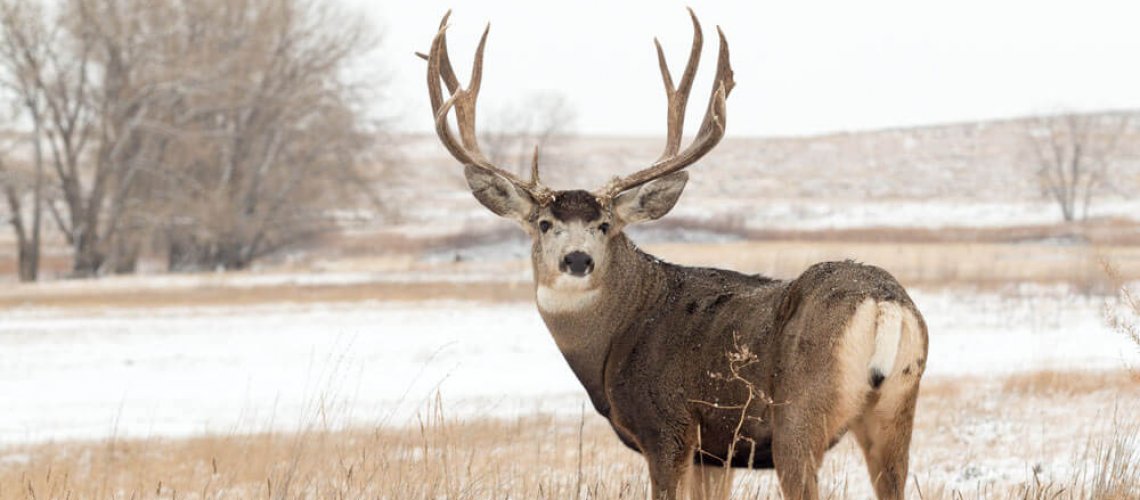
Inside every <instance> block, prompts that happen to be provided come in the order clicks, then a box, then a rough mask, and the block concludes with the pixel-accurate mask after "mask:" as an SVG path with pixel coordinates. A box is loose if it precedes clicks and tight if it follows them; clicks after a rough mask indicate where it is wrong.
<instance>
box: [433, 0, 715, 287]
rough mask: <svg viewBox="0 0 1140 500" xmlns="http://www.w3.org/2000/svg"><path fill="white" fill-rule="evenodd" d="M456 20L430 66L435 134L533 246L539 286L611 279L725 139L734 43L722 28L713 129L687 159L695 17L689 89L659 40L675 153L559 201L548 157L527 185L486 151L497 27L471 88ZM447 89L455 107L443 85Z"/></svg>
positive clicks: (478, 54)
mask: <svg viewBox="0 0 1140 500" xmlns="http://www.w3.org/2000/svg"><path fill="white" fill-rule="evenodd" d="M450 15H451V12H450V11H448V13H447V14H446V15H444V17H443V20H442V21H441V22H440V28H439V32H438V33H437V34H436V36H435V39H434V40H433V41H432V44H431V51H430V52H429V53H428V54H426V55H424V54H418V55H419V56H420V57H422V58H424V59H427V61H428V71H427V84H428V94H429V96H430V97H431V107H432V112H433V113H434V116H435V130H436V133H437V134H438V135H439V138H440V140H441V141H442V142H443V145H444V147H445V148H447V150H448V152H450V153H451V155H452V156H454V157H455V159H456V160H458V161H459V162H460V163H462V164H463V165H464V166H465V169H464V175H465V176H466V178H467V184H468V186H469V187H470V188H471V192H472V194H474V195H475V198H476V199H478V200H479V202H480V203H482V204H483V206H485V207H487V209H489V210H491V211H492V212H494V213H495V214H496V215H499V216H501V217H506V218H508V219H511V220H514V221H515V222H517V223H518V224H519V225H520V226H522V228H523V230H524V231H526V232H527V233H528V234H529V235H530V237H531V239H532V243H533V244H532V259H533V261H534V269H535V280H536V281H537V282H538V283H539V284H540V285H543V286H548V287H554V288H569V289H589V288H592V287H593V286H595V284H596V283H597V282H598V280H599V279H600V278H601V277H602V276H604V274H605V273H606V272H607V267H608V266H607V265H606V263H607V262H609V257H610V253H611V252H610V250H611V246H612V245H611V242H613V241H614V239H615V238H616V237H617V236H618V235H620V234H621V233H622V230H623V229H624V228H625V227H626V226H628V225H631V224H637V223H640V222H645V221H649V220H654V219H657V218H660V217H661V216H663V215H665V214H666V213H668V212H669V210H671V209H672V208H673V206H674V205H675V204H676V203H677V199H678V198H679V197H680V196H681V192H682V191H683V190H684V188H685V183H686V181H687V180H688V174H687V173H686V172H685V171H684V169H685V168H686V167H688V166H689V165H692V164H693V163H695V162H696V161H697V160H699V159H700V158H701V157H702V156H704V155H705V154H706V153H708V152H709V151H710V150H712V148H713V147H714V146H716V144H717V143H718V142H720V139H721V138H722V137H723V136H724V128H725V99H727V98H728V94H729V93H730V92H731V91H732V87H733V86H734V82H733V80H732V67H731V66H730V64H729V58H728V43H727V42H726V41H725V38H724V33H723V32H721V30H720V28H719V27H718V28H717V34H718V35H719V38H720V55H719V57H718V60H717V69H716V77H715V78H716V79H715V81H714V84H713V90H712V95H711V96H710V98H709V103H708V109H707V110H706V112H705V117H704V121H703V122H702V123H701V128H700V129H699V131H698V132H697V136H696V137H695V138H694V139H693V141H692V143H691V144H689V145H688V146H687V147H686V148H685V149H684V150H683V151H682V150H681V135H682V130H683V127H684V121H685V108H686V105H687V103H688V99H689V91H690V90H691V89H692V86H693V78H694V77H695V76H696V73H697V65H698V64H699V62H700V57H701V47H702V43H703V37H702V32H701V26H700V22H699V21H698V20H697V17H696V15H695V14H694V13H693V11H692V10H691V9H690V10H689V16H690V17H691V18H692V21H693V31H694V32H693V44H692V48H691V49H690V52H689V60H688V63H687V64H686V66H685V71H684V73H683V74H682V76H681V81H680V84H679V85H677V86H674V85H673V77H672V75H671V74H670V72H669V68H668V65H667V64H666V62H665V54H664V51H663V50H662V49H661V44H660V43H659V42H658V41H657V40H656V39H655V40H654V43H655V45H656V47H657V60H658V64H659V65H660V68H661V77H662V80H664V83H665V95H666V98H667V99H668V118H667V119H668V129H667V137H666V143H665V150H664V151H663V152H662V154H661V156H660V157H659V158H658V159H657V161H655V162H654V163H653V164H651V165H650V166H649V167H647V168H645V169H643V170H640V171H638V172H636V173H634V174H632V175H629V176H625V177H615V178H614V179H613V180H611V181H610V182H609V183H607V184H606V185H605V186H603V187H602V188H600V189H596V190H594V191H584V190H568V191H554V190H551V189H550V188H547V187H546V186H544V185H543V184H542V182H541V181H540V180H539V174H538V149H537V148H535V154H534V159H533V161H532V163H531V178H530V179H529V180H523V179H520V178H519V177H517V176H515V175H514V174H512V173H511V172H509V171H507V170H504V169H502V168H499V167H497V166H495V165H493V164H492V163H491V162H490V161H488V160H487V158H486V157H485V156H484V155H483V153H482V152H481V151H480V149H479V144H478V141H477V139H476V133H475V103H476V100H477V99H478V97H479V86H480V83H481V80H482V72H483V49H484V47H485V45H486V42H487V33H488V32H489V31H490V26H489V25H488V26H487V28H486V29H485V30H484V31H483V36H482V38H481V39H480V40H479V46H478V48H477V49H476V51H475V61H474V64H473V68H472V70H471V79H470V81H469V83H468V84H467V87H465V88H461V87H460V86H459V80H458V78H456V75H455V71H454V70H453V69H452V67H451V61H450V59H449V58H448V55H447V40H446V30H447V19H448V17H449V16H450ZM441 81H442V82H443V84H444V85H446V86H447V90H448V94H449V95H448V97H447V98H446V99H445V98H444V94H443V89H442V86H441V85H440V82H441ZM452 110H454V112H455V121H456V123H457V125H458V127H459V137H458V138H456V136H455V134H454V133H453V132H452V130H451V125H450V123H449V121H448V115H449V114H451V112H452Z"/></svg>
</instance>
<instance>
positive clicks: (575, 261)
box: [558, 252, 594, 276]
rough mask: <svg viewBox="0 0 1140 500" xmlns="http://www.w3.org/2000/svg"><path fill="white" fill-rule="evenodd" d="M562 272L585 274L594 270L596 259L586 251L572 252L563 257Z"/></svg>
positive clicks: (577, 274) (575, 274)
mask: <svg viewBox="0 0 1140 500" xmlns="http://www.w3.org/2000/svg"><path fill="white" fill-rule="evenodd" d="M558 267H561V268H562V272H564V273H570V274H573V275H574V276H585V275H587V274H590V271H593V270H594V259H592V258H591V257H590V255H589V254H587V253H586V252H570V253H568V254H566V256H565V257H563V258H562V265H561V266H558Z"/></svg>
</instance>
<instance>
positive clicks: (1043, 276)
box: [0, 241, 1140, 308]
mask: <svg viewBox="0 0 1140 500" xmlns="http://www.w3.org/2000/svg"><path fill="white" fill-rule="evenodd" d="M520 244H521V243H520ZM647 250H648V251H649V252H651V253H653V254H655V255H658V256H659V257H661V258H663V259H665V260H668V261H672V262H677V263H682V264H687V265H699V266H714V267H722V268H729V269H736V270H740V271H743V272H748V273H760V274H765V275H768V276H773V277H777V278H790V277H794V276H796V275H798V274H799V273H800V272H802V271H803V270H804V269H805V268H807V266H809V265H811V264H813V263H815V262H819V261H825V260H840V259H847V258H851V259H856V260H859V261H862V262H866V263H869V264H875V265H879V266H882V267H884V268H886V269H888V270H890V271H891V273H892V274H894V275H895V276H896V277H897V278H898V279H899V280H900V281H901V282H902V283H904V284H905V285H908V286H923V287H925V288H932V287H943V286H961V285H966V286H972V287H976V288H979V289H987V288H989V289H993V288H1000V287H1004V286H1007V285H1009V284H1010V283H1025V282H1029V283H1065V284H1070V285H1073V286H1074V287H1075V288H1077V289H1079V290H1083V291H1087V292H1096V293H1108V292H1110V291H1112V290H1114V289H1115V287H1114V285H1113V279H1112V278H1110V277H1108V276H1107V275H1106V274H1105V272H1104V270H1103V269H1102V265H1101V262H1102V260H1104V259H1110V260H1112V261H1113V262H1115V263H1117V266H1118V268H1117V269H1118V271H1117V272H1118V276H1121V277H1123V278H1122V279H1137V278H1140V247H1103V248H1093V247H1087V246H1072V247H1058V246H1053V245H1041V244H1032V245H1031V244H1025V245H1013V244H982V243H976V244H975V243H970V244H966V243H960V244H951V243H944V244H938V243H905V244H901V243H848V242H811V243H805V242H789V241H780V242H740V243H724V244H664V245H648V246H647ZM314 265H315V266H318V267H319V269H318V271H325V272H336V273H361V274H364V275H366V276H370V277H371V278H370V280H366V281H357V282H351V283H342V284H320V283H317V284H305V285H298V284H290V283H278V284H271V285H257V286H250V285H248V284H243V282H242V280H243V279H244V277H245V276H249V275H251V274H252V275H258V274H272V273H233V274H226V275H205V277H206V278H209V279H203V283H202V284H200V285H197V286H170V287H155V286H149V285H148V284H147V283H148V281H147V278H148V277H145V276H142V277H137V278H134V277H127V278H114V279H110V280H99V281H91V282H87V283H82V284H81V286H76V283H74V282H63V283H41V284H37V285H31V286H28V285H15V284H13V285H11V286H3V287H0V308H7V307H19V306H32V307H158V306H191V305H207V306H209V305H234V304H237V305H248V304H259V303H274V302H355V301H367V300H400V301H418V300H464V301H477V302H504V301H528V300H531V299H532V298H533V293H534V291H533V285H532V284H531V283H530V281H529V280H528V279H526V278H525V275H526V272H527V271H528V270H529V267H530V264H529V262H524V261H493V262H485V261H477V262H447V263H436V262H422V261H418V260H417V259H416V258H415V257H414V256H411V255H406V256H385V257H367V258H358V259H348V258H342V259H335V260H330V261H322V262H320V263H317V264H314ZM279 271H287V272H305V271H309V270H308V269H298V268H283V269H279ZM391 273H413V274H416V275H417V276H419V277H420V278H421V279H418V280H416V281H413V282H400V281H399V280H389V281H386V278H385V277H386V276H388V275H389V274H391ZM471 273H477V274H480V275H485V276H501V277H502V279H494V280H493V281H459V282H457V281H454V280H452V279H450V278H448V276H456V275H465V274H466V275H470V274H471ZM433 275H434V276H439V277H438V278H433ZM314 276H317V275H314ZM215 278H216V279H215ZM176 279H177V278H176ZM132 280H135V281H137V284H136V283H135V281H132Z"/></svg>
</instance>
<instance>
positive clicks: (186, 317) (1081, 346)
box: [0, 288, 1140, 444]
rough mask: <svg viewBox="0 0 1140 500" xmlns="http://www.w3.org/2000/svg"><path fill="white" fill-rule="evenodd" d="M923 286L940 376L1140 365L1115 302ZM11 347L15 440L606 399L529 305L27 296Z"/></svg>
mask: <svg viewBox="0 0 1140 500" xmlns="http://www.w3.org/2000/svg"><path fill="white" fill-rule="evenodd" d="M914 299H915V302H916V303H917V304H918V306H919V308H920V309H921V310H922V311H923V313H924V314H925V316H926V320H927V323H928V325H929V328H930V332H931V342H930V359H929V361H928V369H927V370H928V371H927V374H928V377H954V376H959V375H992V374H1001V373H1010V372H1016V371H1022V370H1038V369H1044V368H1054V369H1112V368H1119V367H1122V366H1126V365H1131V366H1138V365H1140V353H1138V352H1137V350H1136V349H1135V346H1133V345H1130V344H1129V343H1128V342H1127V341H1126V339H1124V338H1123V337H1122V336H1120V335H1118V334H1117V333H1115V332H1113V331H1111V330H1109V329H1108V328H1107V327H1105V326H1104V325H1103V324H1102V320H1101V319H1100V318H1101V309H1102V307H1103V300H1102V299H1098V298H1090V297H1084V296H1076V295H1072V294H1070V293H1068V292H1066V291H1064V290H1063V289H1052V288H1043V289H1035V288H1032V289H1029V290H1028V291H1025V290H1023V291H1021V292H1017V293H1012V294H1002V293H975V292H968V291H963V290H958V291H945V292H928V293H927V292H919V293H915V294H914ZM0 348H2V349H3V351H4V353H5V354H4V356H3V357H2V358H0V394H3V395H4V399H5V401H6V402H7V404H6V407H5V411H4V412H0V443H8V444H11V443H23V442H40V441H46V440H65V439H76V438H92V439H98V438H103V437H107V436H131V437H147V436H187V435H195V434H201V433H230V432H256V431H265V430H268V429H280V430H292V429H297V428H301V427H305V426H308V425H313V424H314V423H315V422H316V421H318V420H319V417H318V415H325V416H326V417H327V416H328V415H333V416H335V419H334V420H335V422H334V423H333V425H402V424H407V423H408V422H409V421H410V419H413V418H414V416H415V415H416V413H417V412H421V411H423V410H424V409H425V408H427V407H428V403H429V402H431V401H432V400H434V398H435V396H436V394H437V391H438V394H439V396H440V398H441V401H442V403H443V405H444V411H445V412H446V413H447V414H449V415H455V416H486V415H501V416H509V415H517V414H527V413H533V412H535V411H543V412H553V413H558V414H564V415H568V416H577V415H578V414H579V412H580V411H581V408H582V405H583V404H585V405H586V406H587V408H588V407H589V404H588V402H587V400H586V398H585V394H584V392H583V391H582V389H581V388H580V386H579V384H578V381H577V380H576V379H575V377H574V375H573V373H572V372H571V371H570V369H569V368H568V367H567V365H566V363H565V361H564V360H563V359H562V356H561V354H560V353H559V352H558V350H557V349H556V348H555V346H554V342H553V341H552V340H551V338H550V336H549V334H548V333H547V331H546V328H545V327H544V325H543V324H542V321H541V318H540V317H539V315H538V313H537V311H536V310H535V309H534V306H533V305H532V304H529V303H526V304H524V303H519V304H505V305H502V304H501V305H485V304H473V303H461V302H435V303H416V304H395V303H367V302H363V303H352V304H335V305H324V304H307V305H272V306H257V307H241V308H237V307H234V308H229V307H189V308H188V307H180V308H162V309H107V310H98V309H92V310H75V309H66V310H63V309H59V310H57V309H17V310H10V311H7V312H5V319H4V321H3V323H0ZM326 423H327V422H326ZM987 425H988V424H987ZM990 431H993V430H992V429H990V430H987V428H986V427H984V426H981V427H978V428H976V429H974V428H968V429H963V430H962V432H974V433H984V432H990ZM995 432H996V431H995Z"/></svg>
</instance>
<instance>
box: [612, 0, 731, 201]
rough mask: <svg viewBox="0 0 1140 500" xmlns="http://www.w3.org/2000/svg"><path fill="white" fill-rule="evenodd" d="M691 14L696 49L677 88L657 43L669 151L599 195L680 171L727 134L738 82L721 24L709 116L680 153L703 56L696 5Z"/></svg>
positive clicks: (626, 188)
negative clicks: (665, 99)
mask: <svg viewBox="0 0 1140 500" xmlns="http://www.w3.org/2000/svg"><path fill="white" fill-rule="evenodd" d="M689 15H690V17H692V19H693V24H694V26H696V29H695V32H696V34H695V36H694V41H693V49H692V51H691V52H690V56H689V65H688V66H686V68H685V73H684V74H683V76H682V77H681V85H680V86H679V87H677V89H676V90H673V85H672V78H671V77H670V75H669V70H668V67H667V66H666V65H665V57H664V54H663V53H662V51H661V45H660V44H657V58H658V62H659V63H660V66H661V74H662V79H663V80H664V81H665V91H666V94H667V96H668V98H669V118H668V119H669V129H668V134H669V135H668V137H667V138H666V143H665V153H664V154H663V155H662V156H661V158H660V159H658V160H657V161H656V162H654V163H653V165H650V166H649V167H648V168H646V169H643V170H641V171H638V172H636V173H634V174H632V175H629V176H627V177H621V178H614V180H612V181H610V183H609V184H608V185H606V186H605V187H604V188H603V189H601V190H600V191H598V192H596V193H595V194H596V195H597V196H598V197H599V198H604V199H612V198H613V197H614V196H617V195H618V194H620V193H621V192H622V191H626V190H629V189H632V188H635V187H637V186H640V185H642V184H645V183H647V182H649V181H652V180H654V179H657V178H659V177H663V176H666V175H669V174H672V173H674V172H677V171H680V170H682V169H684V168H685V167H687V166H689V165H692V164H693V163H695V162H696V161H697V160H699V159H701V157H702V156H704V155H705V154H707V153H708V152H709V151H711V150H712V149H713V147H715V146H716V145H717V143H719V142H720V140H721V138H723V137H724V129H725V124H726V110H727V107H726V100H727V99H728V95H729V93H730V92H732V88H733V87H735V86H736V82H735V81H733V79H732V77H733V73H732V65H731V63H730V61H729V52H728V41H727V40H726V39H725V37H724V32H723V31H721V29H720V27H719V26H718V27H717V35H718V37H719V38H720V47H719V55H718V56H717V69H716V77H715V79H714V80H713V87H712V95H711V96H709V104H708V109H707V110H706V111H705V118H704V120H703V121H702V122H701V128H700V129H699V130H698V132H697V136H696V138H694V139H693V142H692V143H691V144H689V146H688V147H686V148H685V150H684V151H681V152H680V153H677V150H678V149H680V141H681V132H682V128H683V123H684V119H685V106H686V101H687V99H688V92H689V89H690V88H691V87H692V79H693V74H695V73H696V66H697V60H698V59H699V58H700V44H701V40H700V36H701V35H700V23H699V22H698V21H697V16H696V14H694V13H693V11H692V9H689Z"/></svg>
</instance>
